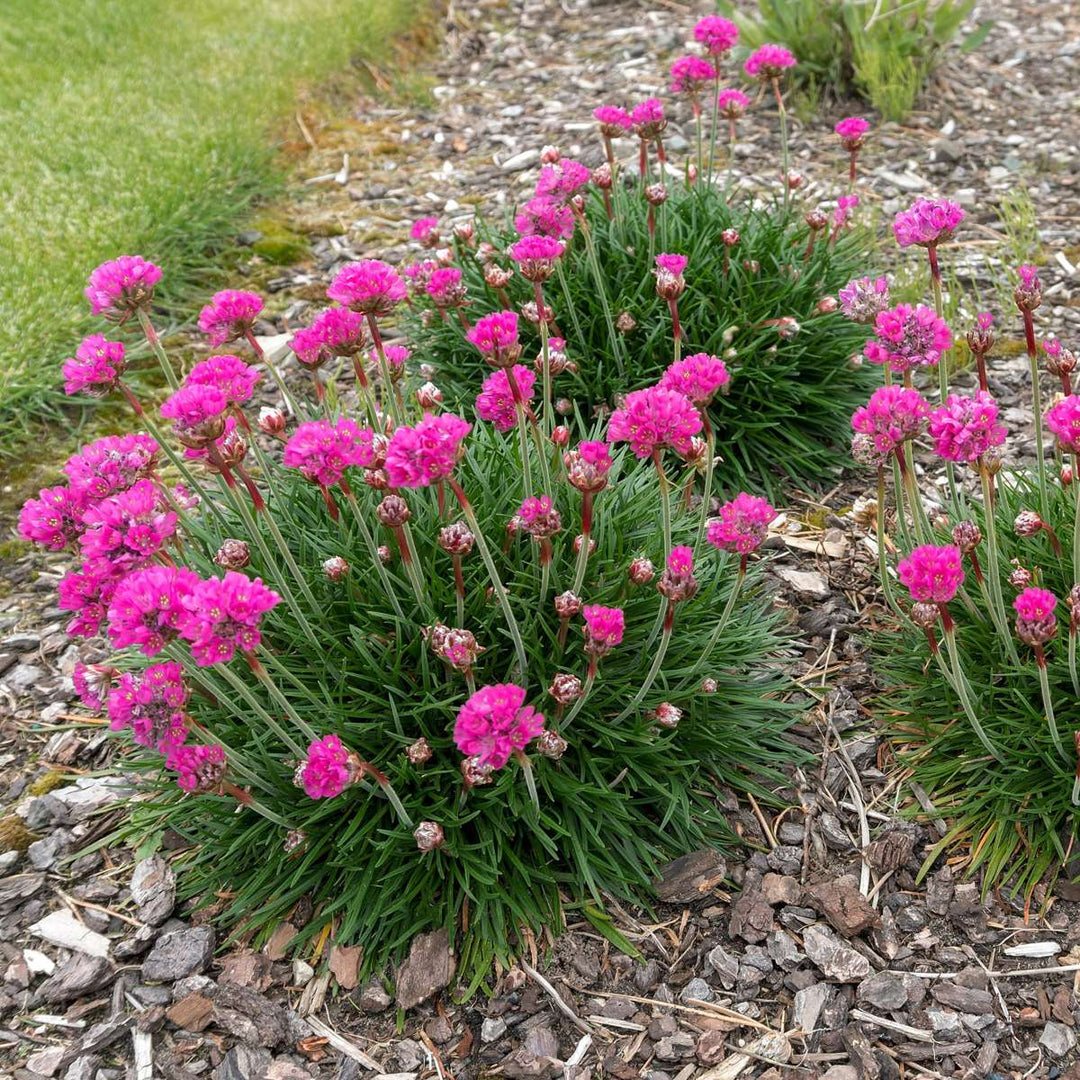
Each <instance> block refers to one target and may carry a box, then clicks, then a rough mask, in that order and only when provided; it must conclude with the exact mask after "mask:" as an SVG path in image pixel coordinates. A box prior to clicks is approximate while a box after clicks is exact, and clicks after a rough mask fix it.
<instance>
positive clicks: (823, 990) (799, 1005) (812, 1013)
mask: <svg viewBox="0 0 1080 1080" xmlns="http://www.w3.org/2000/svg"><path fill="white" fill-rule="evenodd" d="M830 993H831V991H830V989H829V987H828V986H827V985H826V984H825V983H813V984H812V985H811V986H807V987H805V988H804V989H802V990H799V991H798V992H797V993H796V994H795V1011H794V1016H793V1022H794V1024H795V1026H796V1027H797V1028H798V1029H799V1030H800V1031H806V1032H810V1031H814V1030H815V1029H816V1028H817V1022H818V1017H820V1016H821V1012H822V1010H823V1009H824V1008H825V1004H826V1002H827V1001H828V1000H829V994H830Z"/></svg>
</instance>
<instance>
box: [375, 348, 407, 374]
mask: <svg viewBox="0 0 1080 1080" xmlns="http://www.w3.org/2000/svg"><path fill="white" fill-rule="evenodd" d="M383 355H384V356H385V357H386V363H387V364H388V365H389V367H390V373H391V375H394V374H400V373H401V372H402V371H403V370H404V368H405V361H406V360H408V359H409V357H410V356H412V350H411V349H408V348H406V347H405V346H404V345H384V346H383ZM368 359H369V360H370V361H371V362H372V363H373V364H376V365H377V364H378V363H379V352H378V350H377V349H373V350H372V351H371V352H369V353H368Z"/></svg>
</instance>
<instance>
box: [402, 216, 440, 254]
mask: <svg viewBox="0 0 1080 1080" xmlns="http://www.w3.org/2000/svg"><path fill="white" fill-rule="evenodd" d="M409 236H411V237H412V239H413V240H419V241H420V243H421V244H423V245H424V247H438V246H439V219H438V218H436V217H422V218H417V219H416V221H414V222H413V226H412V228H411V229H410V230H409Z"/></svg>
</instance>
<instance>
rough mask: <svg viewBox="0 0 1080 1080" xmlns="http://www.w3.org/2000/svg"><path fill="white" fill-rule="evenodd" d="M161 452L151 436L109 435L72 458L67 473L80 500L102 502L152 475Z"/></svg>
mask: <svg viewBox="0 0 1080 1080" xmlns="http://www.w3.org/2000/svg"><path fill="white" fill-rule="evenodd" d="M159 450H160V447H159V446H158V444H157V443H156V442H155V441H154V440H153V439H152V438H150V436H149V435H144V434H141V433H139V434H133V435H106V436H105V437H104V438H103V439H98V440H97V441H96V442H92V443H91V444H90V445H89V446H87V447H86V448H85V449H84V450H82V451H80V452H79V453H78V454H73V455H72V456H71V457H70V458H68V460H67V463H66V464H65V465H64V472H66V473H67V475H68V479H69V480H70V481H71V490H72V491H73V492H74V493H75V494H76V495H77V496H78V498H79V499H80V500H82V501H84V502H88V503H89V502H100V501H101V500H102V499H107V498H109V497H110V496H112V495H116V494H118V493H119V492H121V491H126V490H127V489H128V488H129V487H131V485H132V484H134V483H135V481H136V480H140V479H142V478H143V477H144V476H148V475H150V474H151V473H152V472H153V471H154V469H155V467H156V466H157V457H158V452H159Z"/></svg>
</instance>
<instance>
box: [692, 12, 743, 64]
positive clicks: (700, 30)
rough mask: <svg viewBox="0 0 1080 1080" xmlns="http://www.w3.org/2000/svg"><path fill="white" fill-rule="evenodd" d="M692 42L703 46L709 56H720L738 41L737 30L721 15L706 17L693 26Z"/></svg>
mask: <svg viewBox="0 0 1080 1080" xmlns="http://www.w3.org/2000/svg"><path fill="white" fill-rule="evenodd" d="M694 40H695V41H699V42H700V43H701V44H702V45H704V46H705V51H706V52H707V53H708V54H709V55H710V56H722V55H723V54H724V53H726V52H727V51H728V50H729V49H731V48H733V47H734V45H735V43H736V42H737V41H738V40H739V28H738V27H737V26H736V25H735V24H734V23H733V22H732V21H731V20H730V19H725V18H723V16H721V15H706V16H705V17H704V18H703V19H698V21H697V22H696V23H695V24H694Z"/></svg>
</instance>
